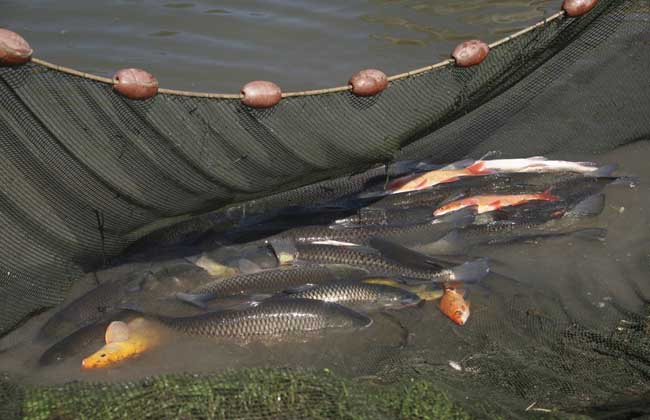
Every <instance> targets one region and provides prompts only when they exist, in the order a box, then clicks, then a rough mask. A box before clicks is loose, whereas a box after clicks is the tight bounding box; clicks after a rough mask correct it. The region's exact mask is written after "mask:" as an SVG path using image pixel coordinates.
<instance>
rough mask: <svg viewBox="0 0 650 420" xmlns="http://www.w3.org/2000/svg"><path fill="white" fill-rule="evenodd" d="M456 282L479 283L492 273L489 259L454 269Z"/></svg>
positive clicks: (468, 263) (482, 259) (471, 262)
mask: <svg viewBox="0 0 650 420" xmlns="http://www.w3.org/2000/svg"><path fill="white" fill-rule="evenodd" d="M452 271H453V273H454V280H455V281H463V282H478V281H480V280H481V279H482V278H483V277H485V276H487V274H488V273H489V272H490V267H489V265H488V260H487V258H481V259H478V260H476V261H470V262H466V263H465V264H462V265H460V266H458V267H455V268H453V269H452Z"/></svg>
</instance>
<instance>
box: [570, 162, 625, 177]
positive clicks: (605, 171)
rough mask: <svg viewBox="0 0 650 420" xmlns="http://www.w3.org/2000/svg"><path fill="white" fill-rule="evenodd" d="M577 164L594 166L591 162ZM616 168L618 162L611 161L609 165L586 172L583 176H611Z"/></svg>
mask: <svg viewBox="0 0 650 420" xmlns="http://www.w3.org/2000/svg"><path fill="white" fill-rule="evenodd" d="M579 164H580V165H583V166H594V163H592V162H579ZM617 169H618V164H616V163H611V164H609V165H605V166H601V167H600V168H598V169H596V170H595V171H592V172H589V173H586V174H585V176H588V177H593V178H599V177H608V176H612V174H613V173H614V171H616V170H617Z"/></svg>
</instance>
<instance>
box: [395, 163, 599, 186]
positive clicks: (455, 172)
mask: <svg viewBox="0 0 650 420" xmlns="http://www.w3.org/2000/svg"><path fill="white" fill-rule="evenodd" d="M599 169H600V168H599V167H598V166H597V165H596V164H595V163H593V162H571V161H565V160H547V159H546V158H545V157H542V156H534V157H529V158H526V159H493V160H477V161H471V160H470V161H467V160H465V161H460V162H456V163H452V164H451V165H448V166H445V167H443V168H441V169H436V170H433V171H429V172H426V173H423V174H417V175H407V176H403V177H400V178H397V179H395V180H394V181H393V182H391V183H389V184H388V186H387V188H386V190H387V191H388V192H389V193H391V194H395V193H401V192H408V191H417V190H422V189H425V188H429V187H433V186H434V185H438V184H442V183H446V182H455V181H458V180H459V179H461V178H463V177H470V176H483V175H490V174H495V173H525V172H537V173H542V172H576V173H581V174H585V175H587V174H593V173H596V172H597V171H598V170H599Z"/></svg>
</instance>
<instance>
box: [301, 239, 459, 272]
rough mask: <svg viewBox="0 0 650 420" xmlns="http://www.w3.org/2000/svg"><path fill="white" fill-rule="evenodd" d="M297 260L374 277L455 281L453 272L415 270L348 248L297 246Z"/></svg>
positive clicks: (374, 254)
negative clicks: (346, 267) (356, 269)
mask: <svg viewBox="0 0 650 420" xmlns="http://www.w3.org/2000/svg"><path fill="white" fill-rule="evenodd" d="M296 249H297V251H298V254H297V259H298V260H302V261H305V262H308V263H314V264H333V265H334V264H336V265H338V264H343V265H351V266H358V267H362V268H364V269H366V270H367V271H368V272H369V273H370V274H372V275H386V276H390V275H399V276H403V277H408V278H415V279H423V280H435V281H449V280H453V279H454V278H453V277H454V274H453V271H452V270H449V269H443V268H440V267H435V266H433V265H432V268H431V269H420V268H413V267H409V266H406V265H403V264H399V263H393V262H391V261H389V260H386V259H385V258H384V257H383V256H382V255H381V254H379V253H370V252H364V251H363V250H358V249H355V247H348V246H330V245H312V244H310V245H306V244H300V243H298V244H296Z"/></svg>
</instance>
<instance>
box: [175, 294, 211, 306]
mask: <svg viewBox="0 0 650 420" xmlns="http://www.w3.org/2000/svg"><path fill="white" fill-rule="evenodd" d="M175 296H176V299H178V300H181V301H183V302H185V303H189V304H190V305H194V306H196V307H198V308H201V309H207V308H208V304H207V303H205V301H206V300H208V299H206V298H205V296H204V295H200V294H194V293H183V292H178V293H176V295H175Z"/></svg>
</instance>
